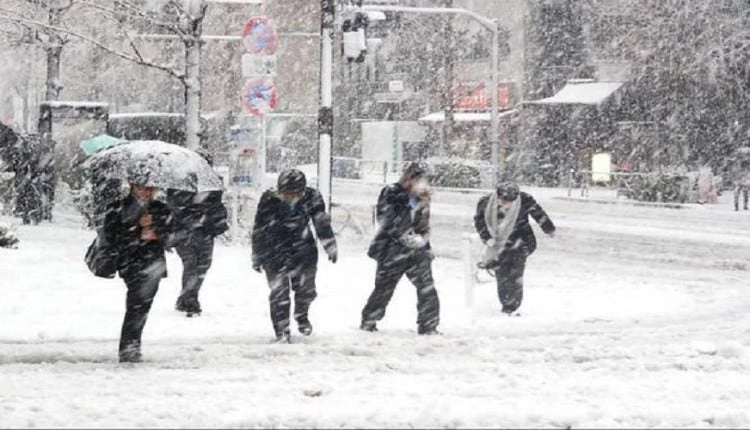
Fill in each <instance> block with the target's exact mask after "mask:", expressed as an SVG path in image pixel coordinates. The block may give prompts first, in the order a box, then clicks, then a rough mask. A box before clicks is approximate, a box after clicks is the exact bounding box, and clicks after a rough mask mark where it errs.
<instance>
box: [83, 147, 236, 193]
mask: <svg viewBox="0 0 750 430" xmlns="http://www.w3.org/2000/svg"><path fill="white" fill-rule="evenodd" d="M83 167H84V168H85V169H88V170H90V171H91V172H92V173H93V174H94V175H96V176H98V177H100V178H110V179H120V180H123V181H128V182H136V183H139V184H141V185H147V186H152V187H158V188H172V189H175V190H183V191H191V192H203V191H220V190H222V189H223V183H222V181H221V178H220V177H219V175H217V174H216V172H214V170H213V169H212V168H211V166H210V165H209V164H208V162H207V161H206V160H205V159H204V158H203V157H201V156H200V154H198V153H197V152H195V151H191V150H189V149H187V148H184V147H182V146H179V145H174V144H171V143H166V142H162V141H158V140H136V141H131V142H127V143H122V144H120V145H117V146H113V147H110V148H106V149H103V150H101V151H99V152H96V153H95V154H93V155H91V156H90V157H89V158H88V159H87V160H86V161H85V162H84V163H83Z"/></svg>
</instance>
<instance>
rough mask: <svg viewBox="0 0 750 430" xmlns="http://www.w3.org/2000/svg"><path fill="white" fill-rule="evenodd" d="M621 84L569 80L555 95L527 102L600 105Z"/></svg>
mask: <svg viewBox="0 0 750 430" xmlns="http://www.w3.org/2000/svg"><path fill="white" fill-rule="evenodd" d="M621 86H622V82H568V83H567V84H565V86H564V87H563V88H562V89H561V90H560V91H558V92H557V94H555V95H554V96H552V97H547V98H546V99H541V100H533V101H527V102H526V103H529V104H581V105H598V104H601V103H602V102H603V101H604V100H606V99H607V98H608V97H609V96H611V95H612V94H613V93H614V92H615V91H617V90H618V89H619V88H620V87H621Z"/></svg>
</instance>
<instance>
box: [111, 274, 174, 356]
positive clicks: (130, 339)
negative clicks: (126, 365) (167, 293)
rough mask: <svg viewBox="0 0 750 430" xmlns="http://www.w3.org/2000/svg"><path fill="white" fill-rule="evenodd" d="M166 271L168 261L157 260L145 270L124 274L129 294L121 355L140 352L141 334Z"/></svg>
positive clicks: (123, 323) (122, 332)
mask: <svg viewBox="0 0 750 430" xmlns="http://www.w3.org/2000/svg"><path fill="white" fill-rule="evenodd" d="M165 273H166V261H165V260H164V259H160V260H157V261H155V262H153V263H151V265H149V266H148V267H146V268H144V269H143V270H140V271H137V272H135V273H125V274H122V277H123V280H124V281H125V286H127V287H128V294H127V298H126V300H125V319H124V320H123V322H122V331H121V333H120V357H122V356H124V355H131V354H134V353H135V354H140V348H141V335H142V334H143V327H144V326H145V325H146V319H148V312H149V311H150V310H151V304H152V303H153V302H154V296H156V291H157V290H158V289H159V282H160V281H161V278H163V277H164V274H165Z"/></svg>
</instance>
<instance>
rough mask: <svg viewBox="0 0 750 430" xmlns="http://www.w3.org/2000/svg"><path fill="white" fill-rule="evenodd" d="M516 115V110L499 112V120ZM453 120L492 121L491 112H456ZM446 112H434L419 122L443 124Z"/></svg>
mask: <svg viewBox="0 0 750 430" xmlns="http://www.w3.org/2000/svg"><path fill="white" fill-rule="evenodd" d="M514 113H516V110H515V109H511V110H506V111H502V112H498V114H497V116H498V118H503V117H506V116H510V115H513V114H514ZM453 120H454V121H456V122H490V121H491V120H492V118H491V116H490V113H489V112H454V113H453ZM443 121H445V112H444V111H440V112H434V113H431V114H429V115H425V116H423V117H422V118H419V122H443Z"/></svg>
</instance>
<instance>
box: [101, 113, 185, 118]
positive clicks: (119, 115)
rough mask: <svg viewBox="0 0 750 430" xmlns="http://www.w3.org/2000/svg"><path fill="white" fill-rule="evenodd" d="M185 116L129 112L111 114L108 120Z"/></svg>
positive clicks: (179, 114)
mask: <svg viewBox="0 0 750 430" xmlns="http://www.w3.org/2000/svg"><path fill="white" fill-rule="evenodd" d="M182 116H185V115H184V114H181V113H176V112H130V113H113V114H111V115H110V116H109V117H110V118H136V117H175V118H177V117H182Z"/></svg>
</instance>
